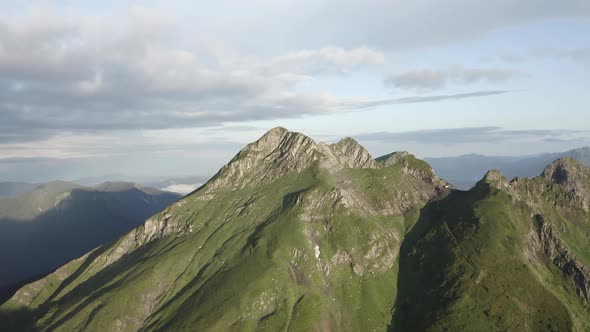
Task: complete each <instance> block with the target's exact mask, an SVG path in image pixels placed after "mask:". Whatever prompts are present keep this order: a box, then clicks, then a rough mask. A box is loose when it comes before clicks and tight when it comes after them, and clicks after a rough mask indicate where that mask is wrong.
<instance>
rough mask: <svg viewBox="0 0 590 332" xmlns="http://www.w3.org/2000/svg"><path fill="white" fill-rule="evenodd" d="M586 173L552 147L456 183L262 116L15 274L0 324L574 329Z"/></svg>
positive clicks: (580, 323)
mask: <svg viewBox="0 0 590 332" xmlns="http://www.w3.org/2000/svg"><path fill="white" fill-rule="evenodd" d="M589 179H590V170H588V168H587V167H585V166H583V165H581V164H579V163H577V162H576V161H574V160H570V159H563V160H559V161H557V162H555V163H553V164H551V165H550V166H549V167H548V168H547V169H546V171H545V172H544V173H543V176H541V177H537V178H534V179H526V180H517V181H512V182H509V181H507V180H506V179H505V178H504V177H503V176H502V175H501V174H499V173H498V172H490V173H488V175H487V176H486V177H485V178H484V179H483V180H482V181H480V183H478V185H477V186H475V187H474V188H473V189H472V190H470V191H468V192H461V191H454V190H451V189H449V188H448V185H447V183H446V182H444V181H443V180H440V179H439V178H437V177H436V176H435V175H434V172H433V171H432V169H431V168H430V166H428V164H426V163H425V162H423V161H421V160H418V159H416V158H415V157H414V156H412V155H409V154H407V153H394V154H391V155H388V156H384V157H383V158H378V159H377V160H374V159H373V158H372V157H371V156H370V155H369V154H368V153H367V152H366V150H364V149H363V148H362V147H361V146H360V145H358V144H357V143H356V142H354V141H353V140H351V139H344V140H342V141H340V142H339V143H337V144H332V145H326V144H321V143H320V144H317V143H315V142H313V141H312V140H311V139H309V138H307V137H305V136H304V135H301V134H298V133H292V132H288V131H286V130H285V129H282V128H276V129H273V130H271V131H270V132H269V133H267V134H266V135H265V136H263V137H262V138H261V139H260V140H258V141H257V142H255V143H252V144H250V145H248V146H247V147H246V148H245V149H243V150H242V151H240V153H238V155H236V157H235V158H234V159H233V160H232V161H231V162H230V163H229V164H228V165H226V166H224V167H223V168H222V169H221V170H220V171H219V172H218V174H217V175H215V176H214V177H213V178H212V179H211V180H210V181H209V182H208V183H207V184H205V185H204V186H203V187H201V188H200V189H199V190H197V191H196V192H194V193H193V194H191V195H189V196H187V197H184V198H183V199H181V200H180V201H178V202H176V203H174V204H173V205H171V206H169V207H168V208H166V209H165V210H164V211H162V212H160V213H159V214H157V215H155V216H153V217H151V218H149V219H148V220H147V221H146V222H145V223H144V224H143V225H142V226H140V227H138V228H136V229H134V230H133V231H132V232H130V233H129V234H127V235H126V236H124V237H122V238H120V239H119V240H117V241H115V242H113V243H111V244H109V245H104V246H102V247H99V248H97V249H95V250H94V251H91V252H90V253H88V254H86V255H85V256H83V257H80V258H78V259H76V260H74V261H72V262H70V263H68V264H66V265H64V266H63V267H61V268H60V269H58V270H57V271H56V272H55V273H53V274H51V275H49V276H47V277H46V278H43V279H41V280H39V281H37V282H34V283H32V284H29V285H27V286H25V287H23V288H22V289H21V290H19V291H18V292H17V294H16V295H15V296H14V297H13V298H12V299H11V300H10V301H8V302H7V303H6V304H4V305H3V306H2V307H0V311H1V312H2V315H1V317H0V320H1V319H3V318H5V322H6V324H4V325H3V324H0V326H9V325H8V324H12V325H10V326H11V328H15V327H17V328H18V327H23V328H32V329H39V330H61V331H74V330H75V331H80V330H88V331H136V330H141V331H153V330H166V331H201V330H213V331H226V330H236V331H248V330H267V331H277V330H282V331H310V330H311V331H314V330H318V331H386V330H388V329H389V330H393V331H422V330H429V331H464V330H467V331H496V330H510V331H570V330H572V331H586V330H588V328H589V327H590V322H589V317H590V315H589V314H590V313H589V312H588V302H589V301H588V300H589V299H588V294H587V289H588V287H589V286H590V283H589V276H590V272H589V271H590V270H589V269H588V268H587V266H588V262H589V261H590V260H589V258H590V255H589V252H588V248H589V245H588V241H589V235H590V229H589V228H590V227H589V225H590V223H589V222H590V218H589V213H588V207H589V203H590V195H588V193H590V182H589ZM2 317H3V318H2ZM0 323H4V322H0Z"/></svg>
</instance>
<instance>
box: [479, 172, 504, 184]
mask: <svg viewBox="0 0 590 332" xmlns="http://www.w3.org/2000/svg"><path fill="white" fill-rule="evenodd" d="M479 183H485V184H487V185H489V186H491V187H494V188H498V189H500V188H502V187H507V186H508V185H509V182H508V179H506V177H505V176H504V174H503V173H502V171H500V170H499V169H492V170H489V171H488V172H487V173H486V174H485V175H484V177H483V179H481V181H480V182H479Z"/></svg>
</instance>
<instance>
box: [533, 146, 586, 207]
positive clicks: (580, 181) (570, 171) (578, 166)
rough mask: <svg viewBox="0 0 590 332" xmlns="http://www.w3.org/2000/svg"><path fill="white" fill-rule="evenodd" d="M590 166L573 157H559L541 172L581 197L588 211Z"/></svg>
mask: <svg viewBox="0 0 590 332" xmlns="http://www.w3.org/2000/svg"><path fill="white" fill-rule="evenodd" d="M589 174H590V168H589V167H588V166H586V165H584V164H582V163H581V162H579V161H577V160H575V159H573V158H569V157H568V158H561V159H557V160H556V161H554V162H553V163H551V164H549V166H547V167H546V168H545V170H544V171H543V173H542V174H541V176H542V177H544V178H545V179H547V180H549V181H551V182H553V183H555V184H558V185H560V186H562V187H563V188H564V189H565V190H567V191H569V192H571V193H573V194H574V195H576V196H577V197H578V199H580V200H581V201H582V203H583V205H584V208H585V210H586V211H588V209H589V207H590V176H589Z"/></svg>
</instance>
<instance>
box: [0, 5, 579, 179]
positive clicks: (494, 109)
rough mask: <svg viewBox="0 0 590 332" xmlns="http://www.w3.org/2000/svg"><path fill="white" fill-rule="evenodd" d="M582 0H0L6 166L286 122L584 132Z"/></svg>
mask: <svg viewBox="0 0 590 332" xmlns="http://www.w3.org/2000/svg"><path fill="white" fill-rule="evenodd" d="M588 36H590V1H587V0H562V1H554V0H520V1H513V0H497V1H472V0H449V1H439V0H415V1H397V0H365V1H351V0H338V1H336V0H327V1H318V0H313V1H312V0H297V1H294V0H285V1H277V0H251V1H229V0H217V1H188V0H187V1H173V0H172V1H171V0H166V1H163V0H161V1H160V0H153V1H68V0H61V1H26V0H24V1H19V2H14V1H4V0H0V181H29V182H41V181H48V180H53V179H66V180H73V179H78V178H84V177H93V176H102V175H109V174H112V175H115V174H117V175H126V176H136V177H138V176H144V177H148V176H163V177H179V176H189V175H191V176H206V175H212V174H214V173H215V172H216V171H217V169H218V168H219V167H221V166H222V165H223V164H225V163H227V162H228V161H229V160H230V159H231V158H232V157H233V155H235V154H236V153H237V152H238V151H239V150H240V149H241V148H242V147H243V146H244V145H245V144H247V143H249V142H252V141H255V140H256V139H257V138H259V137H260V136H261V135H262V134H264V133H265V132H266V131H268V130H269V129H271V128H273V127H276V126H283V127H286V128H287V129H289V130H292V131H299V132H302V133H304V134H306V135H308V136H310V137H312V138H313V139H315V140H317V141H326V142H335V141H338V140H339V139H340V138H342V137H346V136H350V137H353V138H355V139H357V140H358V141H359V142H360V143H361V144H363V145H364V146H365V147H366V148H367V149H368V150H369V152H371V154H372V155H373V156H375V157H376V156H379V155H383V154H386V153H389V152H392V151H399V150H407V151H410V152H412V153H414V154H416V155H417V156H419V157H440V156H456V155H461V154H468V153H479V154H487V155H529V154H538V153H543V152H557V151H565V150H568V149H572V148H577V147H582V146H587V145H590V116H589V115H590V110H589V108H588V105H589V104H590V93H589V91H588V87H589V86H590V75H589V74H590V38H588Z"/></svg>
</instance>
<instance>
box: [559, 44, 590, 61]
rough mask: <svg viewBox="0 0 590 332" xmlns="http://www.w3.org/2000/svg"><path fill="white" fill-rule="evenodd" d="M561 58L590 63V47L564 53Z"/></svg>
mask: <svg viewBox="0 0 590 332" xmlns="http://www.w3.org/2000/svg"><path fill="white" fill-rule="evenodd" d="M561 57H563V58H566V59H571V60H575V61H583V62H586V61H590V47H586V48H578V49H574V50H570V51H566V52H562V53H561Z"/></svg>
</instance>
